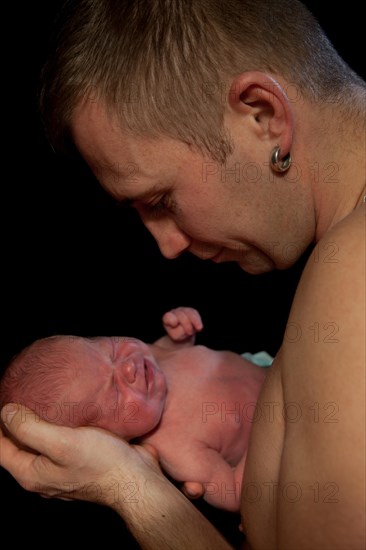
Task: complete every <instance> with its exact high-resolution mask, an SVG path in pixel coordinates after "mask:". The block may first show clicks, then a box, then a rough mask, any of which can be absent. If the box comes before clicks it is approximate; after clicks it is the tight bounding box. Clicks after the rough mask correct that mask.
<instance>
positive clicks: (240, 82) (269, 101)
mask: <svg viewBox="0 0 366 550" xmlns="http://www.w3.org/2000/svg"><path fill="white" fill-rule="evenodd" d="M228 103H229V105H230V108H231V110H232V111H234V112H235V113H237V114H239V115H243V116H249V117H252V122H253V123H254V126H253V128H254V131H255V132H256V134H257V136H258V137H259V138H260V139H267V140H268V141H270V142H271V146H272V147H275V146H276V145H279V146H280V148H281V156H286V155H287V153H289V152H290V150H291V145H292V135H293V126H294V121H293V114H292V109H291V106H290V102H289V99H288V97H287V95H286V94H285V92H284V91H283V89H282V88H281V86H280V84H279V83H278V82H277V81H276V80H275V79H274V78H272V77H271V76H269V75H268V74H265V73H262V72H259V71H248V72H246V73H242V74H240V75H238V76H236V77H235V78H234V80H233V81H232V83H231V86H230V90H229V94H228Z"/></svg>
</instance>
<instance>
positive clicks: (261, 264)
mask: <svg viewBox="0 0 366 550" xmlns="http://www.w3.org/2000/svg"><path fill="white" fill-rule="evenodd" d="M238 265H239V267H240V268H241V269H242V270H243V271H245V272H246V273H249V274H250V275H261V274H262V273H268V272H269V271H273V270H274V269H276V266H275V264H274V263H273V262H272V260H271V259H270V258H268V257H267V256H264V255H263V256H254V257H253V256H252V257H248V258H247V259H245V260H242V261H239V262H238Z"/></svg>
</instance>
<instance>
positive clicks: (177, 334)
mask: <svg viewBox="0 0 366 550" xmlns="http://www.w3.org/2000/svg"><path fill="white" fill-rule="evenodd" d="M163 325H164V328H165V330H166V332H167V334H166V335H165V336H162V337H161V338H159V340H157V341H156V342H154V345H155V346H158V347H160V348H164V349H168V350H177V349H181V348H186V347H191V346H193V345H194V343H195V339H196V333H197V332H199V331H201V330H202V329H203V323H202V319H201V316H200V314H199V313H198V311H197V310H196V309H193V308H191V307H178V308H176V309H172V310H170V311H168V312H167V313H165V314H164V315H163Z"/></svg>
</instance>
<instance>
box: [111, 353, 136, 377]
mask: <svg viewBox="0 0 366 550" xmlns="http://www.w3.org/2000/svg"><path fill="white" fill-rule="evenodd" d="M136 369H137V367H136V362H135V361H134V359H133V358H132V357H127V358H126V359H123V360H122V361H121V362H120V363H119V365H118V366H117V367H116V376H117V378H118V377H119V376H121V377H122V378H123V379H124V380H126V381H127V382H128V383H129V384H133V383H134V381H135V380H136Z"/></svg>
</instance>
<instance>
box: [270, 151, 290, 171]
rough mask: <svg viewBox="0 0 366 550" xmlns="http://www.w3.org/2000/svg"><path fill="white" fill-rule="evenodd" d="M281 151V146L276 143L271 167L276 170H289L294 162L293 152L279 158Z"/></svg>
mask: <svg viewBox="0 0 366 550" xmlns="http://www.w3.org/2000/svg"><path fill="white" fill-rule="evenodd" d="M280 151H281V148H280V146H279V145H276V147H275V148H274V149H273V151H272V155H271V168H272V170H274V171H275V172H287V170H288V169H289V168H290V166H291V162H292V158H291V153H287V155H286V156H285V157H283V159H282V160H279V156H280Z"/></svg>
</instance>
